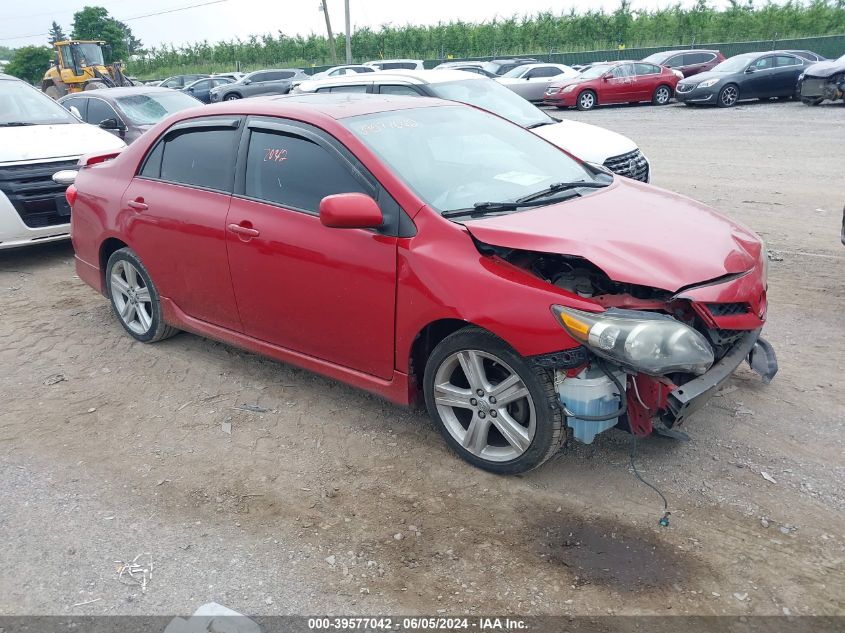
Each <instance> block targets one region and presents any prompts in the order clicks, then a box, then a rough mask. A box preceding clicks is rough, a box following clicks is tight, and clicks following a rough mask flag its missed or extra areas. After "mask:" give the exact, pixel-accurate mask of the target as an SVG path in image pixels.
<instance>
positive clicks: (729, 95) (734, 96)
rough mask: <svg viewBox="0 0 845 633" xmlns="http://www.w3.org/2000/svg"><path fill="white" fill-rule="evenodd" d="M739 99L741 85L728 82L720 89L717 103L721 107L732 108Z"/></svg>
mask: <svg viewBox="0 0 845 633" xmlns="http://www.w3.org/2000/svg"><path fill="white" fill-rule="evenodd" d="M737 101H739V87H738V86H737V85H736V84H728V85H727V86H725V87H724V88H722V89H721V90H720V91H719V97H718V98H717V104H718V106H719V107H720V108H732V107H733V106H735V105H736V102H737Z"/></svg>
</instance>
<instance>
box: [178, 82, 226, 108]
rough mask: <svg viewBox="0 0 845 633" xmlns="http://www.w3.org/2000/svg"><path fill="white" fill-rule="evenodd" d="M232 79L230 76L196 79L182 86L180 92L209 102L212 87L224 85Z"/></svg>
mask: <svg viewBox="0 0 845 633" xmlns="http://www.w3.org/2000/svg"><path fill="white" fill-rule="evenodd" d="M234 81H235V80H234V79H232V78H231V77H206V78H205V79H197V80H196V81H195V82H193V83H190V84H188V85H187V86H185V87H184V88H182V92H184V93H185V94H189V95H191V96H192V97H193V98H194V99H199V100H200V101H202V102H203V103H211V89H212V88H216V87H217V86H225V85H227V84H230V83H233V82H234Z"/></svg>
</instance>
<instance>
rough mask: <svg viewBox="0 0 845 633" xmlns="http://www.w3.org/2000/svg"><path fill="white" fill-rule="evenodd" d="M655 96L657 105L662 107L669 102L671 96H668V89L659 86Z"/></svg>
mask: <svg viewBox="0 0 845 633" xmlns="http://www.w3.org/2000/svg"><path fill="white" fill-rule="evenodd" d="M655 96H656V97H657V104H658V105H664V104H666V103H668V102H669V98H670V96H671V95H670V94H669V89H668V88H667V87H666V86H661V87H660V88H658V89H657V94H656V95H655Z"/></svg>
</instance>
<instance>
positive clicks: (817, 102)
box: [801, 97, 824, 106]
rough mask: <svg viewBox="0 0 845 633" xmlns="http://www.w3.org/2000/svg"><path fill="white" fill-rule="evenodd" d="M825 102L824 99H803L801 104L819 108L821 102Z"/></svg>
mask: <svg viewBox="0 0 845 633" xmlns="http://www.w3.org/2000/svg"><path fill="white" fill-rule="evenodd" d="M822 101H824V97H802V98H801V103H803V104H804V105H808V106H817V105H821V102H822Z"/></svg>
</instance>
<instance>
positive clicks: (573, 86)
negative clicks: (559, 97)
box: [560, 84, 578, 92]
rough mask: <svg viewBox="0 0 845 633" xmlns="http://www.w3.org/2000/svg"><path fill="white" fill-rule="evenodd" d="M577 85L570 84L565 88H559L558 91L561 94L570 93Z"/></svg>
mask: <svg viewBox="0 0 845 633" xmlns="http://www.w3.org/2000/svg"><path fill="white" fill-rule="evenodd" d="M577 85H578V84H570V85H568V86H566V87H565V88H561V89H560V91H561V92H572V91H573V90H575V88H576V87H577Z"/></svg>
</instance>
